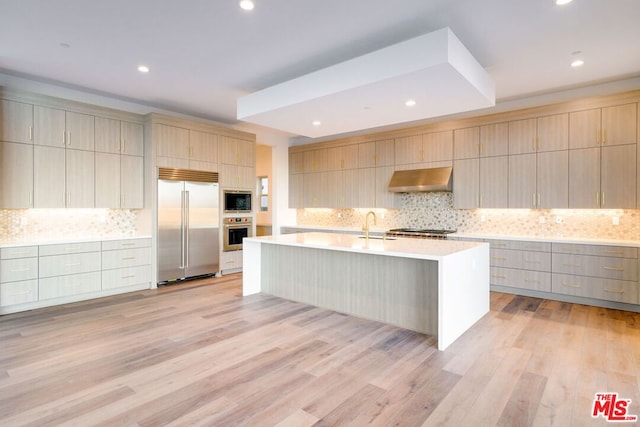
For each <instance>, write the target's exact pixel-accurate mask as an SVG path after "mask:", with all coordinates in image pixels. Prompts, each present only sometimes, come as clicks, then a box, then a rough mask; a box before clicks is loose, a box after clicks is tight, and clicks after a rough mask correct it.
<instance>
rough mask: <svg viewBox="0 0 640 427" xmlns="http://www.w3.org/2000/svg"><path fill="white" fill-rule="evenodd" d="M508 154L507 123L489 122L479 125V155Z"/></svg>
mask: <svg viewBox="0 0 640 427" xmlns="http://www.w3.org/2000/svg"><path fill="white" fill-rule="evenodd" d="M507 154H509V123H506V122H505V123H491V124H488V125H483V126H480V147H479V155H480V157H492V156H506V155H507Z"/></svg>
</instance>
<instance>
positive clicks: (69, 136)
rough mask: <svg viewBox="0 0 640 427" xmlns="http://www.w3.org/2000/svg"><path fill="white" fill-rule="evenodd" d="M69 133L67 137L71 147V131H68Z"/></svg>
mask: <svg viewBox="0 0 640 427" xmlns="http://www.w3.org/2000/svg"><path fill="white" fill-rule="evenodd" d="M67 134H68V137H67V145H68V146H69V147H71V132H67Z"/></svg>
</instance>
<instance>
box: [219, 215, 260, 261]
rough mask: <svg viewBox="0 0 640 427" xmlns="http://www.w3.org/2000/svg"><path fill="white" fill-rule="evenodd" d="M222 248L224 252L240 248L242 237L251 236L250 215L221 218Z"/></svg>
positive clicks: (251, 224)
mask: <svg viewBox="0 0 640 427" xmlns="http://www.w3.org/2000/svg"><path fill="white" fill-rule="evenodd" d="M222 223H223V224H222V236H223V238H222V250H223V251H225V252H230V251H239V250H242V239H244V238H245V237H253V223H252V221H251V217H246V216H245V217H235V218H223V219H222Z"/></svg>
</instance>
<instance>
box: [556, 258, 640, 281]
mask: <svg viewBox="0 0 640 427" xmlns="http://www.w3.org/2000/svg"><path fill="white" fill-rule="evenodd" d="M552 269H553V272H554V273H563V274H572V275H578V276H591V277H602V278H605V279H616V280H633V281H637V280H638V260H637V259H632V258H615V257H599V256H590V255H569V254H553V257H552Z"/></svg>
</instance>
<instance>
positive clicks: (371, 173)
mask: <svg viewBox="0 0 640 427" xmlns="http://www.w3.org/2000/svg"><path fill="white" fill-rule="evenodd" d="M377 169H378V168H373V167H372V168H360V169H358V170H357V174H358V175H357V183H358V200H357V204H356V205H354V206H355V207H358V208H369V207H382V206H377V199H378V197H377V186H378V184H377V180H376V170H377ZM382 202H383V201H382V199H381V200H380V203H382ZM350 207H352V206H350Z"/></svg>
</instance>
